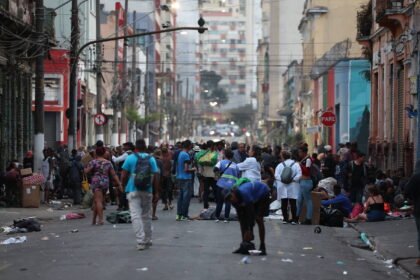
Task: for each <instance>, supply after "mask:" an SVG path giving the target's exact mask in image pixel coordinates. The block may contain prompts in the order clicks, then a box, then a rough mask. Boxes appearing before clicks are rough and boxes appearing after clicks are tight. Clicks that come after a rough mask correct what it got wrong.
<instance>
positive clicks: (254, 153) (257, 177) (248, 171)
mask: <svg viewBox="0 0 420 280" xmlns="http://www.w3.org/2000/svg"><path fill="white" fill-rule="evenodd" d="M248 156H249V157H248V158H247V159H246V160H245V161H244V162H241V163H238V168H239V171H241V172H242V178H248V179H249V180H251V182H260V181H261V164H260V163H259V162H258V160H257V159H259V158H260V157H261V148H260V147H258V146H256V145H254V146H252V148H251V149H250V150H249V153H248Z"/></svg>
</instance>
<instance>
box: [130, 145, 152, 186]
mask: <svg viewBox="0 0 420 280" xmlns="http://www.w3.org/2000/svg"><path fill="white" fill-rule="evenodd" d="M134 155H135V156H136V157H137V163H136V169H135V174H134V175H135V176H134V186H135V187H136V189H137V190H138V191H147V189H148V188H149V186H150V184H151V183H152V167H151V166H150V158H151V157H150V156H149V155H148V156H146V157H145V158H142V157H141V156H139V155H138V154H137V153H134Z"/></svg>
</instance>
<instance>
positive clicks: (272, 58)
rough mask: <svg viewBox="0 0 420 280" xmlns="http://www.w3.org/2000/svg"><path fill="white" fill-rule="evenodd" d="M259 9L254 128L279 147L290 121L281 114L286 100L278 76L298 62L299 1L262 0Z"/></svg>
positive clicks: (286, 116)
mask: <svg viewBox="0 0 420 280" xmlns="http://www.w3.org/2000/svg"><path fill="white" fill-rule="evenodd" d="M261 8H262V33H263V34H262V40H260V41H259V45H258V53H259V59H258V60H259V63H258V65H259V71H258V77H259V78H258V80H259V81H258V86H259V88H258V111H259V113H258V127H259V131H261V135H262V136H263V137H264V140H265V141H266V142H272V143H279V142H281V139H280V138H282V136H281V135H280V131H285V129H284V128H285V127H286V126H287V124H286V123H287V120H288V119H290V118H289V117H290V116H288V115H287V114H285V113H287V110H285V108H284V106H285V104H287V103H288V100H287V96H286V94H285V87H284V80H283V78H282V75H283V74H284V72H285V71H286V70H287V67H288V65H289V64H290V63H291V62H292V61H294V60H297V61H300V60H301V59H302V46H301V44H300V41H301V39H300V34H299V32H297V29H298V25H299V21H300V17H301V16H300V15H301V11H302V8H303V0H299V1H296V0H294V1H292V0H287V1H268V0H267V1H266V0H262V1H261ZM283 136H284V135H283ZM283 138H284V137H283ZM284 140H285V139H283V141H284Z"/></svg>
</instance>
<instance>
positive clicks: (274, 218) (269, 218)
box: [267, 215, 283, 220]
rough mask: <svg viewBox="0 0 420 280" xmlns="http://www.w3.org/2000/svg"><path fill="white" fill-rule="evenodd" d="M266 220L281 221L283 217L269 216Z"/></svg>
mask: <svg viewBox="0 0 420 280" xmlns="http://www.w3.org/2000/svg"><path fill="white" fill-rule="evenodd" d="M267 219H268V220H283V216H280V215H269V216H268V217H267Z"/></svg>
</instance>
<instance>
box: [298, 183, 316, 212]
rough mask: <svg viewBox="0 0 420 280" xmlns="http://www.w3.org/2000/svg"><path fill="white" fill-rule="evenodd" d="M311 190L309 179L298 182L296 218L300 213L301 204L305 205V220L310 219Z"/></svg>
mask: <svg viewBox="0 0 420 280" xmlns="http://www.w3.org/2000/svg"><path fill="white" fill-rule="evenodd" d="M312 189H313V183H312V180H311V179H308V180H300V195H299V198H298V210H297V216H298V217H299V215H300V211H302V206H303V203H305V205H306V219H307V220H311V219H312V208H313V207H312V196H311V192H312Z"/></svg>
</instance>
